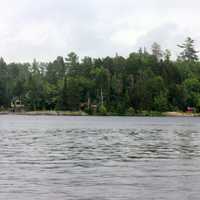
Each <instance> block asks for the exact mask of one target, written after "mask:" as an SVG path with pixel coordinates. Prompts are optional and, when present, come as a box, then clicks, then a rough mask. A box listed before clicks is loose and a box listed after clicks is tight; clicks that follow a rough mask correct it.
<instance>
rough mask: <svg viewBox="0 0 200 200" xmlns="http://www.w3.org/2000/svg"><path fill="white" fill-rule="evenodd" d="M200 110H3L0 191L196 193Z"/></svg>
mask: <svg viewBox="0 0 200 200" xmlns="http://www.w3.org/2000/svg"><path fill="white" fill-rule="evenodd" d="M199 188H200V118H142V117H138V118H137V117H133V118H129V117H61V116H59V117H56V116H9V115H7V116H0V199H3V200H5V199H6V200H18V199H19V200H27V199H28V200H32V199H33V200H35V199H38V200H40V199H41V200H42V199H44V200H55V199H56V200H63V199H70V200H75V199H76V200H77V199H81V200H82V199H84V200H98V199H99V200H104V199H105V200H107V199H108V200H112V199H113V200H114V199H120V200H124V199H126V200H133V199H137V200H138V199H139V200H140V199H141V200H145V199H163V200H168V199H170V200H171V199H176V200H177V199H182V200H186V199H192V200H195V199H199V196H200V190H199Z"/></svg>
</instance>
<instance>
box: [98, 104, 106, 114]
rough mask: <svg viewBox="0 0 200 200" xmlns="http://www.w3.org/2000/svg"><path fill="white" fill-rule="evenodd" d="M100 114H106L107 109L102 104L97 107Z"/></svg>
mask: <svg viewBox="0 0 200 200" xmlns="http://www.w3.org/2000/svg"><path fill="white" fill-rule="evenodd" d="M98 111H99V114H100V115H107V109H106V107H105V106H104V105H101V106H100V107H99V109H98Z"/></svg>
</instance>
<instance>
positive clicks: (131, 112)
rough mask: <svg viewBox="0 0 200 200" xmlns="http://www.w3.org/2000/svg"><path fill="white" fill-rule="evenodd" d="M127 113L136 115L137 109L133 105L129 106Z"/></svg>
mask: <svg viewBox="0 0 200 200" xmlns="http://www.w3.org/2000/svg"><path fill="white" fill-rule="evenodd" d="M126 114H127V115H128V116H134V115H135V109H134V108H132V107H130V108H128V110H127V112H126Z"/></svg>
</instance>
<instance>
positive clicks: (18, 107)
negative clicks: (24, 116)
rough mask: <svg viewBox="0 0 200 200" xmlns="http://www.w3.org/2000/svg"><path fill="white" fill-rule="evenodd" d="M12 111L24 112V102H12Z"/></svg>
mask: <svg viewBox="0 0 200 200" xmlns="http://www.w3.org/2000/svg"><path fill="white" fill-rule="evenodd" d="M11 111H12V112H23V111H24V105H23V104H22V102H21V101H20V100H19V99H17V100H14V101H12V103H11Z"/></svg>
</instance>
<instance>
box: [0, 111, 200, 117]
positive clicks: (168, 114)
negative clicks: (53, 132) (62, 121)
mask: <svg viewBox="0 0 200 200" xmlns="http://www.w3.org/2000/svg"><path fill="white" fill-rule="evenodd" d="M0 115H30V116H102V115H99V114H94V115H89V114H88V113H86V112H83V111H23V112H10V111H1V112H0ZM103 116H128V117H200V113H188V112H141V113H137V114H133V115H120V114H116V113H115V114H113V113H108V114H106V115H103Z"/></svg>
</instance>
